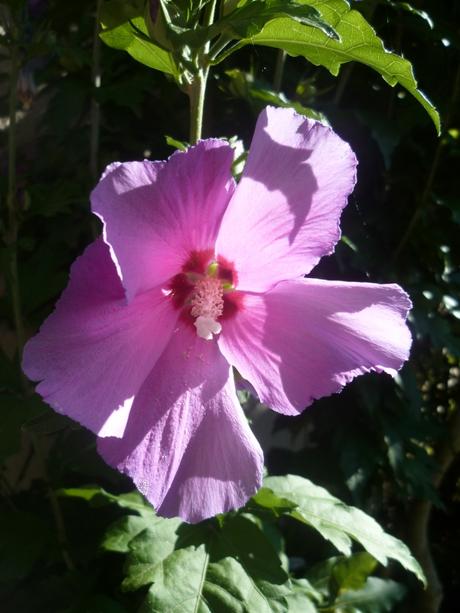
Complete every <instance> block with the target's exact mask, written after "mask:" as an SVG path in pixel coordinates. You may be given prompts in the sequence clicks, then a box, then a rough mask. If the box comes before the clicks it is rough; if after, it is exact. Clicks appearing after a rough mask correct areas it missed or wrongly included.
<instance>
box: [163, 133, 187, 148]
mask: <svg viewBox="0 0 460 613" xmlns="http://www.w3.org/2000/svg"><path fill="white" fill-rule="evenodd" d="M165 140H166V143H167V144H168V145H169V146H170V147H173V148H174V149H179V151H187V149H188V147H189V145H188V143H186V142H184V141H182V140H178V139H177V138H174V137H173V136H168V135H167V134H166V135H165Z"/></svg>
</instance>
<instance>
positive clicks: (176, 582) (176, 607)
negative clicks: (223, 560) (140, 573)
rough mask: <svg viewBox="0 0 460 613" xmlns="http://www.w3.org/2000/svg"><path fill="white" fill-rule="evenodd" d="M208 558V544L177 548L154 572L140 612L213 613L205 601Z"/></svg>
mask: <svg viewBox="0 0 460 613" xmlns="http://www.w3.org/2000/svg"><path fill="white" fill-rule="evenodd" d="M208 560H209V556H208V554H207V553H206V550H205V547H204V545H201V546H200V547H198V548H195V547H188V548H186V549H179V550H178V551H174V552H173V553H172V554H171V555H170V556H168V557H167V558H166V559H165V560H163V561H162V562H161V563H159V564H158V565H157V566H156V571H155V572H154V573H152V580H153V581H154V582H155V583H154V585H153V586H152V587H151V588H150V590H149V592H148V594H147V596H146V598H145V600H144V602H143V604H142V606H141V608H140V609H139V613H162V612H163V611H169V612H170V613H189V612H190V613H197V612H198V611H200V613H201V612H203V613H204V612H206V613H208V612H209V613H210V609H209V608H208V607H207V606H206V605H205V604H204V603H203V602H202V590H203V579H204V577H205V576H206V571H207V566H208Z"/></svg>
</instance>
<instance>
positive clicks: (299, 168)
mask: <svg viewBox="0 0 460 613" xmlns="http://www.w3.org/2000/svg"><path fill="white" fill-rule="evenodd" d="M356 165H357V161H356V157H355V155H354V153H353V152H352V150H351V149H350V147H349V145H348V144H347V143H345V142H344V141H343V140H341V139H340V138H339V137H338V136H337V135H336V134H335V133H334V132H333V131H332V130H331V129H330V128H328V127H326V126H324V125H323V124H321V123H318V122H316V121H313V120H311V119H306V118H305V117H302V116H300V115H298V114H297V113H295V112H294V111H292V110H290V109H275V108H273V107H267V108H266V109H265V110H264V111H263V112H262V113H261V115H260V116H259V120H258V122H257V126H256V129H255V132H254V137H253V141H252V144H251V148H250V151H249V156H248V160H247V162H246V166H245V169H244V174H243V177H242V179H241V181H240V183H239V184H238V187H237V189H236V191H235V194H234V195H233V197H232V199H231V201H230V203H229V205H228V208H227V210H226V212H225V215H224V217H223V219H222V225H221V228H220V231H219V235H218V238H217V243H216V250H217V253H219V254H221V255H222V256H224V257H225V258H226V259H227V260H229V261H231V262H233V264H234V266H235V269H236V271H237V273H238V279H239V283H238V288H239V289H241V290H246V291H266V290H267V289H269V288H270V287H272V286H273V285H274V284H275V283H276V282H278V281H282V280H285V279H293V278H296V277H299V276H301V275H303V274H306V273H308V272H309V271H310V270H311V269H312V268H313V266H315V264H316V263H317V262H318V260H319V259H320V258H321V257H322V256H323V255H327V254H329V253H331V252H332V250H333V248H334V246H335V244H336V242H337V241H338V239H339V237H340V229H339V218H340V214H341V212H342V209H343V208H344V207H345V205H346V204H347V198H348V196H349V194H350V193H351V192H352V190H353V187H354V185H355V182H356Z"/></svg>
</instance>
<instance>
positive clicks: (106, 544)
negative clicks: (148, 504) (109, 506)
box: [101, 515, 148, 553]
mask: <svg viewBox="0 0 460 613" xmlns="http://www.w3.org/2000/svg"><path fill="white" fill-rule="evenodd" d="M147 526H148V522H147V521H146V518H145V517H139V516H137V515H128V516H125V517H119V518H118V519H117V520H116V521H114V522H113V524H111V525H110V526H109V527H108V528H107V531H106V533H105V534H104V538H103V540H102V542H101V547H102V549H105V551H115V552H118V553H128V551H129V543H130V541H132V540H133V538H134V537H135V536H137V535H138V534H139V533H140V532H142V531H143V530H145V529H146V528H147Z"/></svg>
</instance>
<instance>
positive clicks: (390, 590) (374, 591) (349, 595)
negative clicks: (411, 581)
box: [334, 577, 406, 613]
mask: <svg viewBox="0 0 460 613" xmlns="http://www.w3.org/2000/svg"><path fill="white" fill-rule="evenodd" d="M405 594H406V590H405V588H404V587H403V586H402V585H400V584H399V583H396V582H395V581H391V580H390V579H379V578H377V577H369V579H368V580H367V581H366V584H365V586H364V587H363V588H362V589H361V590H350V591H347V592H345V593H343V594H340V595H339V596H338V598H337V599H336V600H335V602H334V610H336V611H343V613H388V612H389V611H393V610H394V606H395V604H397V603H398V602H400V601H401V600H402V599H403V598H404V596H405Z"/></svg>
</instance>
